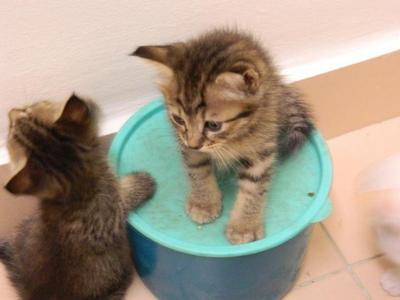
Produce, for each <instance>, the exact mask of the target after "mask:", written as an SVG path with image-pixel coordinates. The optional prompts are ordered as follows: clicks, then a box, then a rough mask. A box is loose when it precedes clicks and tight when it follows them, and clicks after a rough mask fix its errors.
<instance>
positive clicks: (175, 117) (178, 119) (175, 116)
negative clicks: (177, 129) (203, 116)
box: [172, 115, 185, 126]
mask: <svg viewBox="0 0 400 300" xmlns="http://www.w3.org/2000/svg"><path fill="white" fill-rule="evenodd" d="M172 118H173V119H174V121H175V123H176V124H178V125H181V126H183V125H185V121H184V120H183V119H182V118H181V117H179V116H177V115H172Z"/></svg>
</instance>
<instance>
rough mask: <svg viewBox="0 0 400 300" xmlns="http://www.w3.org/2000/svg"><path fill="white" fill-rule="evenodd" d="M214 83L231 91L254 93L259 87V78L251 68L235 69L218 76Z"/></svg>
mask: <svg viewBox="0 0 400 300" xmlns="http://www.w3.org/2000/svg"><path fill="white" fill-rule="evenodd" d="M215 83H216V84H217V85H220V86H221V87H224V88H228V89H231V90H236V91H240V92H250V93H255V92H257V90H258V87H259V85H260V76H259V74H258V72H257V71H256V70H255V69H254V68H252V67H245V68H243V67H241V68H238V67H236V68H233V69H232V71H230V72H224V73H221V74H220V75H218V76H217V78H216V80H215Z"/></svg>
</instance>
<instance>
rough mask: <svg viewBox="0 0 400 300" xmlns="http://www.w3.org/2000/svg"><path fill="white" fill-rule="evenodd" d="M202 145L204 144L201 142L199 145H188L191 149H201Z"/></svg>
mask: <svg viewBox="0 0 400 300" xmlns="http://www.w3.org/2000/svg"><path fill="white" fill-rule="evenodd" d="M202 146H203V145H200V144H198V145H190V144H188V147H189V148H190V149H193V150H199V149H200V148H201V147H202Z"/></svg>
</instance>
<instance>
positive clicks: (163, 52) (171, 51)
mask: <svg viewBox="0 0 400 300" xmlns="http://www.w3.org/2000/svg"><path fill="white" fill-rule="evenodd" d="M183 50H184V43H175V44H171V45H165V46H140V47H138V48H137V49H136V50H135V51H134V52H133V53H132V54H131V55H132V56H138V57H141V58H145V59H149V60H152V61H155V62H158V63H160V64H163V65H165V66H167V67H169V68H171V69H174V68H175V63H176V61H177V59H178V57H179V56H180V55H181V54H182V51H183Z"/></svg>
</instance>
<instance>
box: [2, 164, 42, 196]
mask: <svg viewBox="0 0 400 300" xmlns="http://www.w3.org/2000/svg"><path fill="white" fill-rule="evenodd" d="M41 175H42V174H40V172H39V170H38V169H37V168H35V166H34V165H33V164H32V163H31V161H30V160H29V159H28V160H27V161H26V163H25V165H24V166H23V167H22V169H20V170H19V171H18V172H17V173H16V174H15V175H14V176H13V177H11V179H10V180H9V181H8V182H7V184H6V185H5V186H4V187H5V189H6V190H8V191H9V192H10V193H12V194H15V195H21V194H25V195H29V194H31V195H32V194H34V190H35V188H36V187H37V186H38V183H39V182H38V181H39V180H40V179H41V178H43V176H41Z"/></svg>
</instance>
